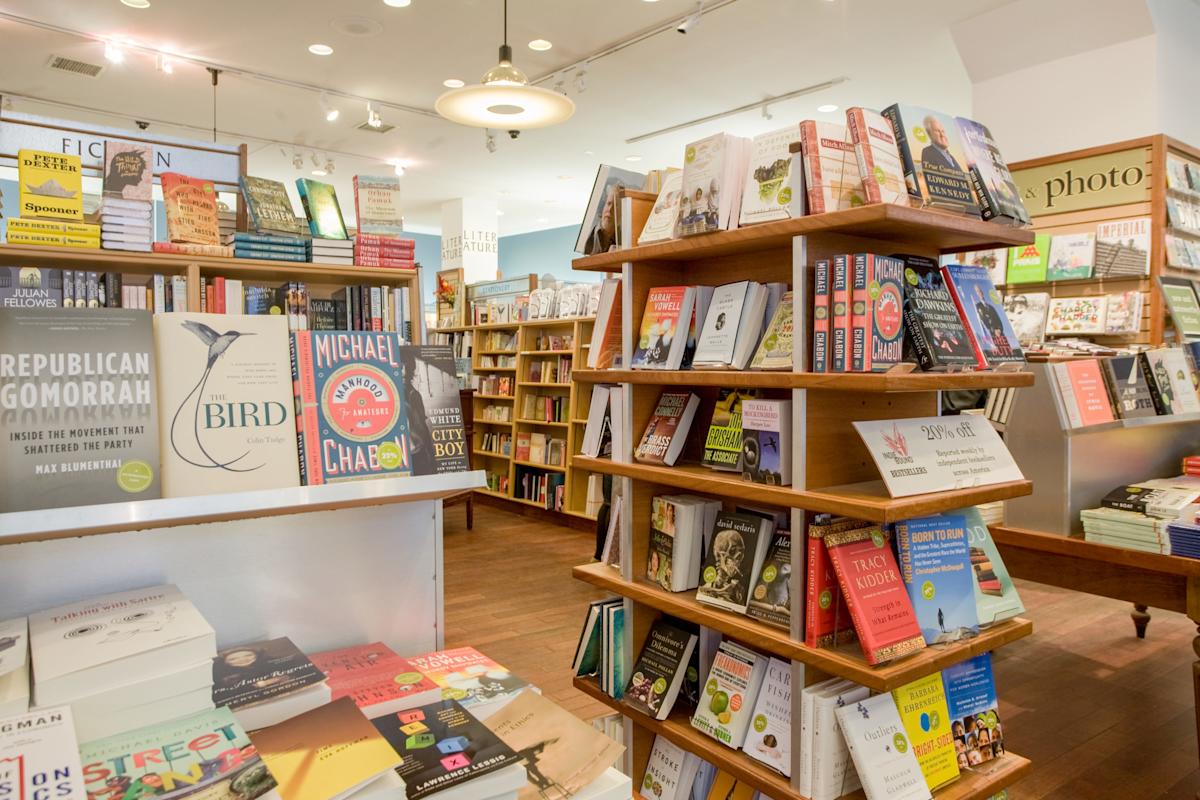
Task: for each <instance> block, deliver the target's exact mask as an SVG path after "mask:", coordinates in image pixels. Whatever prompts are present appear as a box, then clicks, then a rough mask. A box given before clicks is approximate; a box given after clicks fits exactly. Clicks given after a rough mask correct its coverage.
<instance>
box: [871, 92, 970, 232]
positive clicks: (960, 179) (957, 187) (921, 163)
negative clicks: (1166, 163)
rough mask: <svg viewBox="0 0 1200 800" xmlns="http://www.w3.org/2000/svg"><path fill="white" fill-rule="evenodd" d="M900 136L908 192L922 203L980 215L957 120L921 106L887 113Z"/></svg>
mask: <svg viewBox="0 0 1200 800" xmlns="http://www.w3.org/2000/svg"><path fill="white" fill-rule="evenodd" d="M883 116H884V117H886V118H887V119H888V121H889V122H891V123H892V132H893V133H895V134H896V148H897V150H899V152H900V160H901V161H902V162H903V164H904V180H905V183H907V184H908V193H909V194H910V195H912V196H913V197H915V198H917V199H918V200H919V201H920V202H921V204H923V205H927V206H934V207H935V208H944V209H947V210H950V211H958V212H961V213H963V214H968V215H970V216H979V206H978V205H977V204H976V202H975V191H974V189H972V188H971V180H970V178H968V177H967V165H968V161H967V156H966V152H965V150H964V148H963V143H962V137H961V135H960V133H959V130H958V125H957V123H956V122H955V119H954V117H951V116H950V115H948V114H943V113H941V112H939V111H933V110H931V109H928V108H919V107H917V106H910V105H901V104H894V105H890V106H888V107H887V108H885V109H884V110H883Z"/></svg>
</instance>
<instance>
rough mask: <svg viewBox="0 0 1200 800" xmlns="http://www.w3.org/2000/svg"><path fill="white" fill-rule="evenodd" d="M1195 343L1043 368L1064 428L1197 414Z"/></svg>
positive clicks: (1198, 351)
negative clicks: (1050, 379) (1054, 387)
mask: <svg viewBox="0 0 1200 800" xmlns="http://www.w3.org/2000/svg"><path fill="white" fill-rule="evenodd" d="M1197 358H1200V342H1188V343H1187V344H1185V345H1184V346H1183V347H1159V348H1156V349H1153V350H1143V351H1142V352H1140V353H1138V354H1137V355H1121V356H1113V357H1111V358H1100V359H1096V358H1075V359H1071V360H1069V361H1060V362H1056V363H1051V364H1049V365H1048V370H1049V372H1050V374H1051V375H1052V376H1053V379H1054V381H1055V383H1056V384H1057V386H1058V392H1057V395H1058V397H1059V401H1060V403H1061V408H1062V412H1063V417H1064V418H1065V419H1066V422H1067V427H1069V428H1084V427H1087V426H1089V425H1101V424H1104V423H1106V422H1113V421H1114V420H1117V419H1136V418H1138V417H1154V416H1171V415H1175V414H1195V413H1198V412H1200V396H1198V395H1197V392H1196V385H1197V382H1198V381H1200V370H1198V365H1197V361H1196V359H1197Z"/></svg>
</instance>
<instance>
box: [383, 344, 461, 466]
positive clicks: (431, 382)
mask: <svg viewBox="0 0 1200 800" xmlns="http://www.w3.org/2000/svg"><path fill="white" fill-rule="evenodd" d="M400 362H401V363H402V364H403V365H404V395H405V398H404V407H405V413H406V414H407V415H408V437H409V448H410V458H411V461H412V469H413V474H414V475H440V474H442V473H444V472H462V471H464V470H466V469H467V441H466V435H465V433H464V430H463V409H462V400H461V398H460V395H459V393H458V378H457V377H456V376H455V370H454V351H453V349H452V348H451V347H450V346H449V345H406V346H404V347H402V348H400Z"/></svg>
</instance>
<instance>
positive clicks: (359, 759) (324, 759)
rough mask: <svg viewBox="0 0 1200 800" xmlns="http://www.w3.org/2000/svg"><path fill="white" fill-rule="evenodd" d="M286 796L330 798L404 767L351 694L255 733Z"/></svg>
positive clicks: (290, 799)
mask: <svg viewBox="0 0 1200 800" xmlns="http://www.w3.org/2000/svg"><path fill="white" fill-rule="evenodd" d="M254 747H256V748H257V749H258V752H259V755H261V756H262V760H263V763H265V764H266V765H267V767H268V768H269V769H270V770H271V774H272V775H274V776H275V780H276V781H278V782H279V795H280V796H281V797H282V798H283V800H331V798H340V797H343V796H345V795H347V794H349V793H350V792H353V791H354V790H356V789H358V788H360V787H362V786H363V785H364V784H366V783H367V782H368V781H370V780H373V779H374V778H376V777H378V776H379V775H381V774H382V773H384V772H387V771H388V770H390V769H397V771H398V770H399V769H400V766H399V765H400V764H401V761H400V755H399V754H398V753H399V750H396V749H393V748H394V747H395V743H394V742H392V741H391V739H390V738H385V735H384V734H382V733H381V731H377V730H376V726H375V725H372V724H371V723H370V722H369V721H368V720H367V718H366V717H364V716H363V715H362V714H360V713H359V711H358V707H357V706H356V705H354V702H353V701H352V700H350V699H349V698H347V697H344V698H342V699H341V700H335V701H334V702H332V703H327V704H325V705H323V706H319V707H317V708H314V709H313V710H311V711H306V712H305V713H303V714H300V715H299V716H296V717H292V718H291V719H289V720H286V721H285V722H281V723H279V724H278V725H272V726H271V727H269V728H263V729H262V730H260V731H255V733H254Z"/></svg>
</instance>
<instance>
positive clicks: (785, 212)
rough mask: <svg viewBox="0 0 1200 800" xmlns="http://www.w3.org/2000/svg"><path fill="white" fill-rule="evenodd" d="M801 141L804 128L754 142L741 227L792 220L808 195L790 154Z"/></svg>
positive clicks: (791, 127)
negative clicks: (798, 198)
mask: <svg viewBox="0 0 1200 800" xmlns="http://www.w3.org/2000/svg"><path fill="white" fill-rule="evenodd" d="M802 126H803V123H802ZM800 138H801V130H800V128H797V127H796V126H795V125H789V126H788V127H786V128H783V129H781V130H777V131H768V132H767V133H761V134H759V135H758V136H755V137H754V139H753V140H751V142H750V166H749V167H748V168H747V169H746V178H745V181H746V183H745V186H744V187H743V188H742V213H741V220H740V223H739V224H741V225H753V224H754V223H756V222H771V221H773V220H779V219H790V218H791V216H792V208H793V203H792V201H793V198H794V196H795V195H796V193H797V192H802V191H804V188H803V185H802V184H801V180H800V176H799V175H792V155H791V152H790V150H789V148H790V146H791V144H792V143H793V142H798V141H800ZM668 180H670V179H669V178H668ZM656 205H657V204H656ZM643 236H644V234H643Z"/></svg>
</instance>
